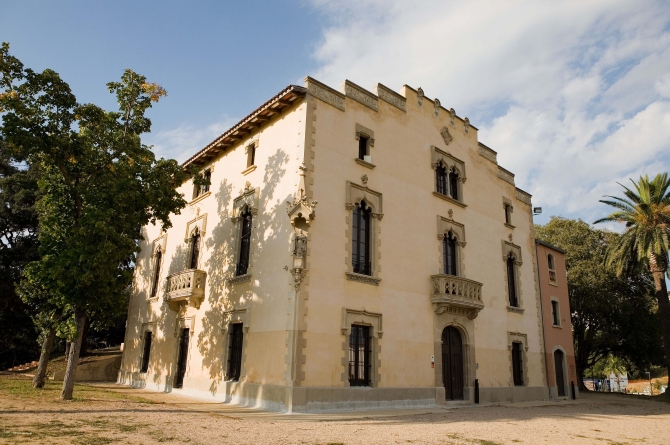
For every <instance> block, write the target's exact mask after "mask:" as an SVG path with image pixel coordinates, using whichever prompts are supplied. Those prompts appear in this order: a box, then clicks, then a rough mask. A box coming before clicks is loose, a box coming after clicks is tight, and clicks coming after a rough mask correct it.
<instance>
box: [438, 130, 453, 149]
mask: <svg viewBox="0 0 670 445" xmlns="http://www.w3.org/2000/svg"><path fill="white" fill-rule="evenodd" d="M440 134H442V139H444V143H445V144H447V145H449V144H451V141H453V140H454V138H453V137H451V134H449V129H448V128H447V127H442V130H441V131H440Z"/></svg>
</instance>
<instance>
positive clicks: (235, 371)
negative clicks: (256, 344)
mask: <svg viewBox="0 0 670 445" xmlns="http://www.w3.org/2000/svg"><path fill="white" fill-rule="evenodd" d="M243 337H244V332H243V331H242V323H235V324H233V325H231V326H230V342H229V345H228V380H233V381H238V380H239V379H240V373H241V372H242V344H243V340H244V338H243Z"/></svg>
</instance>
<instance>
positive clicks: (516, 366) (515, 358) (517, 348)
mask: <svg viewBox="0 0 670 445" xmlns="http://www.w3.org/2000/svg"><path fill="white" fill-rule="evenodd" d="M512 374H513V377H514V385H515V386H523V344H522V343H519V342H514V343H512Z"/></svg>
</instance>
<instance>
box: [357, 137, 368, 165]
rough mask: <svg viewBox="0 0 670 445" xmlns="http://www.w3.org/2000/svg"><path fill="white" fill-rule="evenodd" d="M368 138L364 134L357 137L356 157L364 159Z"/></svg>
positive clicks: (366, 152)
mask: <svg viewBox="0 0 670 445" xmlns="http://www.w3.org/2000/svg"><path fill="white" fill-rule="evenodd" d="M368 140H369V138H367V137H365V136H359V137H358V159H362V160H365V156H367V154H368Z"/></svg>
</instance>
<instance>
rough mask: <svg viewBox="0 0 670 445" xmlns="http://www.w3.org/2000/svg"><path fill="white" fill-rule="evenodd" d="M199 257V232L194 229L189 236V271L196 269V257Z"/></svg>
mask: <svg viewBox="0 0 670 445" xmlns="http://www.w3.org/2000/svg"><path fill="white" fill-rule="evenodd" d="M199 256H200V231H199V230H198V229H197V228H196V229H195V230H194V231H193V235H191V262H190V264H189V269H197V268H198V257H199Z"/></svg>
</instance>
